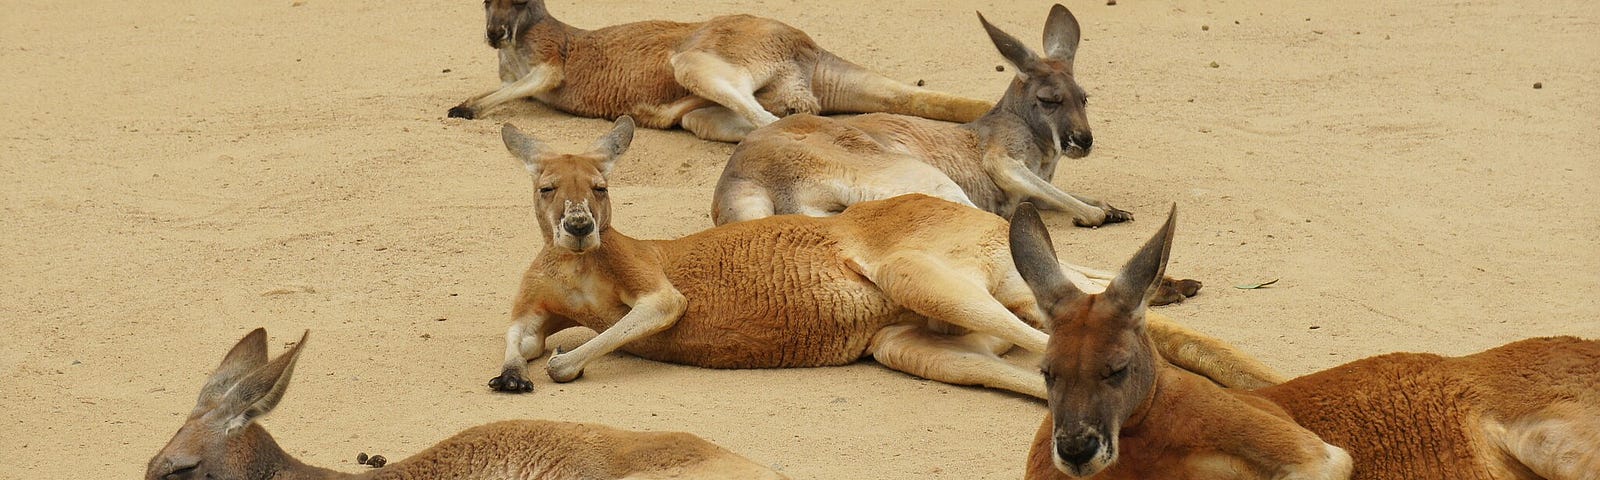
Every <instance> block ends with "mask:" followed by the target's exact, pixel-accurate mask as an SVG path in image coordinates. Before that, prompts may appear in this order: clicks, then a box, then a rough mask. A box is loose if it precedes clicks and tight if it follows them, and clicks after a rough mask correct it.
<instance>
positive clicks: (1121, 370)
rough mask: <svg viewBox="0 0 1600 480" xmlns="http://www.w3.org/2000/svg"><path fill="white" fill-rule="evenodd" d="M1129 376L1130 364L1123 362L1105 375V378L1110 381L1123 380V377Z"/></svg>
mask: <svg viewBox="0 0 1600 480" xmlns="http://www.w3.org/2000/svg"><path fill="white" fill-rule="evenodd" d="M1127 376H1128V365H1127V364H1123V365H1122V366H1121V367H1117V368H1113V369H1111V371H1110V372H1107V373H1106V375H1105V380H1106V381H1108V382H1121V381H1122V379H1123V378H1124V377H1127Z"/></svg>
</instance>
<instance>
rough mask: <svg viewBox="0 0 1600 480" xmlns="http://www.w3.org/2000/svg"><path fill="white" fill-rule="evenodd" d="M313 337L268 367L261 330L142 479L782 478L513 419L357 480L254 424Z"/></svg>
mask: <svg viewBox="0 0 1600 480" xmlns="http://www.w3.org/2000/svg"><path fill="white" fill-rule="evenodd" d="M309 336H310V332H306V334H305V335H302V336H301V337H300V341H299V342H298V343H296V344H295V345H294V347H292V348H290V349H289V351H288V352H285V353H284V354H282V355H279V356H278V358H276V359H273V360H272V361H271V362H268V361H267V331H266V330H264V329H260V328H257V329H255V330H254V331H251V332H250V333H249V334H248V335H245V336H244V338H243V339H240V340H239V343H238V344H236V345H234V347H233V349H232V350H229V351H228V355H227V356H226V357H223V359H222V364H221V365H220V366H218V367H217V371H216V373H212V374H211V378H209V379H207V380H206V384H205V387H204V388H201V390H200V399H199V401H197V402H196V404H195V407H194V411H192V412H190V413H189V419H188V420H186V421H185V422H184V424H183V427H182V428H179V429H178V433H177V434H175V435H173V436H172V440H170V441H168V442H167V446H166V447H163V448H162V449H161V452H160V453H157V454H156V456H155V457H153V458H151V459H150V464H149V466H148V467H146V469H145V476H144V477H145V479H146V480H189V479H202V478H205V479H226V480H269V479H271V480H317V479H329V480H331V479H344V478H348V479H368V480H402V479H435V478H460V479H467V478H470V479H477V480H500V479H503V480H595V479H647V478H648V479H669V478H676V479H684V480H688V479H720V480H743V479H768V480H780V479H784V478H787V477H784V476H783V475H780V474H778V473H777V472H773V471H772V470H769V469H767V468H766V467H763V466H761V465H760V464H757V463H755V462H752V461H750V460H747V459H745V458H744V457H740V456H738V455H735V454H734V453H733V452H729V451H727V450H725V449H723V448H722V447H718V446H716V445H714V444H712V443H711V442H707V441H705V440H703V439H701V438H700V437H697V436H694V435H691V434H687V433H677V432H631V431H627V430H618V429H615V428H611V427H606V426H603V425H591V424H583V423H568V422H551V421H542V420H513V421H503V422H495V423H490V424H487V425H480V426H477V427H472V428H469V429H466V430H463V431H462V432H461V433H457V434H456V435H455V436H453V437H450V438H448V439H446V440H444V441H442V442H439V443H437V444H435V445H434V446H432V447H429V448H428V449H427V450H423V451H422V452H421V453H418V454H416V455H413V456H412V457H411V458H407V459H405V460H401V461H398V462H392V463H389V464H387V465H383V466H381V467H380V468H378V469H375V470H369V471H366V472H362V473H359V474H347V473H341V472H336V471H333V470H328V469H325V468H318V467H314V466H311V465H306V464H304V463H301V462H300V461H299V460H296V459H295V458H294V457H292V456H290V455H289V452H285V451H284V450H283V448H282V447H279V446H278V443H277V442H276V441H274V440H273V439H272V435H269V434H267V430H266V429H265V428H261V426H260V425H256V423H255V420H256V418H258V417H260V416H262V415H266V414H267V413H268V412H271V411H272V408H273V407H275V406H277V404H278V401H279V400H281V399H283V394H284V392H285V391H287V390H288V388H289V377H290V374H291V373H293V372H294V364H295V360H296V359H298V358H299V357H300V350H301V349H302V348H304V347H305V344H306V339H307V338H308V337H309Z"/></svg>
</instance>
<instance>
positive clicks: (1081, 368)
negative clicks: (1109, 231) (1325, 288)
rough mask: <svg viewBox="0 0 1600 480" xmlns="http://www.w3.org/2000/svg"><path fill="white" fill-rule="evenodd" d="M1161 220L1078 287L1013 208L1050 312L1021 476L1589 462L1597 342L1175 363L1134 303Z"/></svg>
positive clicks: (1431, 471) (1541, 471) (1253, 475)
mask: <svg viewBox="0 0 1600 480" xmlns="http://www.w3.org/2000/svg"><path fill="white" fill-rule="evenodd" d="M1174 221H1175V216H1169V217H1168V218H1167V223H1166V225H1164V226H1163V227H1162V228H1161V231H1160V232H1159V233H1157V234H1156V235H1155V237H1153V238H1151V239H1150V241H1149V242H1148V243H1146V244H1145V246H1144V248H1143V249H1141V250H1140V251H1139V253H1138V254H1136V255H1135V256H1134V257H1133V259H1132V260H1130V261H1129V262H1128V264H1127V266H1126V267H1124V268H1123V270H1122V273H1121V275H1120V276H1118V277H1117V278H1116V280H1114V281H1112V283H1111V285H1110V286H1108V287H1106V289H1105V291H1104V292H1103V293H1100V294H1086V293H1084V292H1082V291H1080V290H1078V289H1076V288H1074V287H1073V286H1072V284H1071V283H1069V282H1065V281H1062V280H1061V278H1060V272H1059V271H1057V270H1056V269H1057V268H1058V267H1056V266H1055V265H1054V264H1053V263H1051V262H1050V261H1049V258H1048V257H1046V255H1047V253H1045V252H1048V251H1049V249H1050V239H1049V237H1048V235H1047V233H1046V232H1045V231H1044V230H1043V226H1042V224H1040V223H1039V221H1038V215H1037V214H1036V213H1034V212H1033V210H1032V209H1031V208H1028V207H1024V208H1021V209H1019V210H1018V212H1017V215H1016V217H1015V218H1014V219H1013V223H1012V244H1011V251H1012V255H1014V256H1015V257H1016V259H1015V260H1016V262H1017V266H1018V267H1019V268H1021V269H1022V271H1023V272H1024V274H1023V276H1024V278H1025V279H1027V281H1028V284H1029V285H1030V286H1031V287H1032V288H1033V291H1034V293H1035V295H1036V296H1037V298H1038V299H1039V302H1040V305H1042V306H1046V308H1047V310H1048V313H1047V314H1048V315H1049V316H1050V317H1051V318H1053V319H1054V321H1053V322H1052V324H1053V325H1054V328H1053V330H1052V332H1051V336H1050V345H1049V348H1048V349H1047V350H1046V353H1045V359H1044V362H1043V366H1042V370H1043V372H1044V375H1045V381H1046V383H1047V384H1048V385H1049V387H1048V388H1049V391H1050V393H1049V401H1048V402H1049V405H1050V410H1049V415H1047V416H1046V417H1045V419H1044V422H1043V423H1042V424H1041V425H1040V426H1039V430H1038V433H1037V435H1036V436H1035V437H1034V440H1033V449H1032V451H1031V452H1030V453H1029V455H1028V468H1027V475H1026V478H1028V479H1030V480H1044V479H1066V478H1085V477H1089V478H1095V479H1108V480H1109V479H1143V478H1168V479H1196V480H1198V479H1347V478H1356V479H1362V480H1379V479H1382V480H1402V479H1404V480H1413V479H1481V480H1490V479H1498V480H1510V479H1526V480H1533V479H1552V480H1579V479H1584V480H1594V479H1597V478H1600V455H1596V452H1600V342H1596V341H1592V340H1580V339H1577V338H1572V337H1561V338H1540V339H1532V340H1524V341H1520V342H1516V343H1512V344H1509V345H1505V346H1502V347H1499V348H1496V349H1493V350H1489V351H1486V352H1482V353H1478V354H1475V355H1469V356H1465V357H1456V358H1449V357H1441V356H1437V355H1428V354H1418V353H1397V354H1389V355H1383V356H1378V357H1373V358H1368V359H1365V360H1358V361H1356V362H1352V363H1349V364H1346V365H1344V366H1340V367H1336V368H1333V369H1331V370H1327V371H1323V372H1319V373H1314V374H1311V375H1306V376H1303V377H1299V378H1296V379H1293V380H1290V381H1287V382H1284V383H1281V384H1278V385H1274V386H1268V387H1265V388H1261V389H1257V390H1254V391H1245V390H1229V389H1224V388H1222V387H1218V386H1217V385H1215V384H1214V383H1212V382H1211V381H1209V380H1207V379H1204V378H1200V377H1197V376H1195V375H1193V374H1191V373H1189V372H1187V371H1184V370H1183V369H1180V368H1175V367H1174V366H1172V365H1171V364H1169V363H1168V362H1167V360H1166V359H1165V356H1166V353H1165V350H1166V349H1157V348H1156V345H1159V344H1160V342H1161V340H1160V339H1159V335H1157V334H1156V331H1157V330H1158V326H1157V324H1156V323H1154V322H1152V321H1151V320H1150V318H1149V314H1147V313H1146V311H1145V308H1144V302H1145V299H1146V297H1147V296H1148V295H1149V292H1150V291H1151V290H1152V289H1154V284H1155V281H1156V279H1158V278H1161V274H1162V272H1163V270H1164V269H1165V265H1166V262H1167V257H1168V255H1169V254H1170V252H1171V249H1172V234H1173V227H1174ZM1024 265H1034V267H1024Z"/></svg>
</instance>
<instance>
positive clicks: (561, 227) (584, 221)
mask: <svg viewBox="0 0 1600 480" xmlns="http://www.w3.org/2000/svg"><path fill="white" fill-rule="evenodd" d="M555 237H556V238H555V242H556V244H557V245H560V246H562V247H565V248H567V249H569V250H573V251H577V252H583V251H586V250H588V249H591V248H594V247H595V246H597V245H599V244H600V239H599V234H598V233H597V232H596V231H595V220H594V213H593V212H592V211H590V210H589V201H588V200H584V201H582V202H573V201H571V200H568V201H567V202H566V210H565V211H563V212H562V213H561V219H560V221H558V222H557V228H556V234H555Z"/></svg>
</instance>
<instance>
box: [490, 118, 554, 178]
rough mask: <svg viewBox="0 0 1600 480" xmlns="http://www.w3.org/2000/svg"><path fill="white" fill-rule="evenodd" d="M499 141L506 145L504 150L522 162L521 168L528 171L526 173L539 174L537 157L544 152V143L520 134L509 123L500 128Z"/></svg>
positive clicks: (520, 132) (519, 131)
mask: <svg viewBox="0 0 1600 480" xmlns="http://www.w3.org/2000/svg"><path fill="white" fill-rule="evenodd" d="M500 140H502V141H504V142H505V143H506V150H509V151H510V152H511V154H512V155H514V156H516V157H517V159H518V160H522V166H523V168H526V169H528V173H534V174H537V173H539V157H540V155H541V154H543V153H544V151H545V146H544V143H542V142H540V141H539V140H537V139H534V138H533V137H530V136H528V135H527V134H524V133H522V130H518V129H517V127H516V126H515V125H512V124H510V123H507V124H505V125H502V126H501V127H500Z"/></svg>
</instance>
